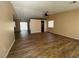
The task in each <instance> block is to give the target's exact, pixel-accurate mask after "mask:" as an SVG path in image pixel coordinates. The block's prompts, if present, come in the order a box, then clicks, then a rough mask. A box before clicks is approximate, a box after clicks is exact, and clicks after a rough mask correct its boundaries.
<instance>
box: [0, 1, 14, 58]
mask: <svg viewBox="0 0 79 59" xmlns="http://www.w3.org/2000/svg"><path fill="white" fill-rule="evenodd" d="M14 40H15V38H14V23H13V9H12V6H11V4H10V2H1V1H0V57H6V56H7V54H8V52H9V50H10V48H11V46H12V44H13V42H14Z"/></svg>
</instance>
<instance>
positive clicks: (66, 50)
mask: <svg viewBox="0 0 79 59" xmlns="http://www.w3.org/2000/svg"><path fill="white" fill-rule="evenodd" d="M15 34H16V36H15V37H16V41H15V43H14V45H13V47H12V49H11V51H10V53H9V55H8V58H10V57H11V58H12V57H13V58H22V57H28V58H33V57H37V58H39V57H40V58H41V57H42V58H45V57H47V58H48V57H50V58H51V57H79V41H78V40H74V39H70V38H66V37H63V36H60V35H57V34H52V33H47V32H45V33H35V34H28V33H27V32H26V31H22V32H20V33H19V32H16V33H15Z"/></svg>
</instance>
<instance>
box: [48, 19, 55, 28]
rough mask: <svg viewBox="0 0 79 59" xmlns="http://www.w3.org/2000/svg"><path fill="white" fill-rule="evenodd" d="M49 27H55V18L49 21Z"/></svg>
mask: <svg viewBox="0 0 79 59" xmlns="http://www.w3.org/2000/svg"><path fill="white" fill-rule="evenodd" d="M48 28H54V20H49V21H48Z"/></svg>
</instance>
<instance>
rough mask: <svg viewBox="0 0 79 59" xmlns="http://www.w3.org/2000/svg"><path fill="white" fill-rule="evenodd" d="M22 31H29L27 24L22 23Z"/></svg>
mask: <svg viewBox="0 0 79 59" xmlns="http://www.w3.org/2000/svg"><path fill="white" fill-rule="evenodd" d="M20 29H21V30H28V27H27V22H20Z"/></svg>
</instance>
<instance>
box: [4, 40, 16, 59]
mask: <svg viewBox="0 0 79 59" xmlns="http://www.w3.org/2000/svg"><path fill="white" fill-rule="evenodd" d="M14 42H15V40H13V42H12V44H11V46H10V47H9V49H8V51H7V52H6V54H5V55H4V58H6V57H7V56H8V54H9V52H10V50H11V48H12V46H13V44H14Z"/></svg>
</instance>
